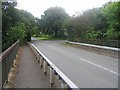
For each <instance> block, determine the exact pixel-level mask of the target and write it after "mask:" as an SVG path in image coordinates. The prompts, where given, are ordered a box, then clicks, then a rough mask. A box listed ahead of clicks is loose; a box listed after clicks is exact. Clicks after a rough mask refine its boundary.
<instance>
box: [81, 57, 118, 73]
mask: <svg viewBox="0 0 120 90" xmlns="http://www.w3.org/2000/svg"><path fill="white" fill-rule="evenodd" d="M79 59H80V60H82V61H84V62H87V63H89V64H92V65H94V66H97V67H99V68H102V69H104V70H106V71H109V72H111V73H114V74H116V75H120V74H118V73H117V72H114V71H112V70H109V69H107V68H105V67H102V66H100V65H97V64H95V63H93V62H90V61H88V60H85V59H83V58H79Z"/></svg>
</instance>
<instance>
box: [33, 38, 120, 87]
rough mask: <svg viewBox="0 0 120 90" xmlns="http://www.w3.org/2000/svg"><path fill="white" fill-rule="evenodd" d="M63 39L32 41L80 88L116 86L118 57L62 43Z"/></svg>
mask: <svg viewBox="0 0 120 90" xmlns="http://www.w3.org/2000/svg"><path fill="white" fill-rule="evenodd" d="M64 42H65V41H62V40H54V41H37V40H35V41H33V42H32V43H33V44H34V45H35V46H36V47H37V48H38V49H39V50H40V51H41V52H42V53H43V54H44V55H45V56H47V57H48V58H49V59H50V60H51V61H52V62H53V63H54V64H55V65H56V66H57V67H58V68H59V69H60V70H61V71H62V72H63V73H64V74H65V75H66V76H67V77H68V78H69V79H70V80H71V81H73V83H75V84H76V85H77V86H78V87H80V88H118V59H117V58H112V57H109V56H105V55H100V54H98V53H94V52H90V51H85V50H83V49H80V48H75V47H71V46H66V45H64V44H63V43H64Z"/></svg>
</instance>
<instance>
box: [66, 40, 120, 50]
mask: <svg viewBox="0 0 120 90" xmlns="http://www.w3.org/2000/svg"><path fill="white" fill-rule="evenodd" d="M68 43H70V44H77V45H83V46H89V47H94V48H101V49H108V50H113V51H120V49H119V48H113V47H107V46H99V45H93V44H86V43H78V42H69V41H68Z"/></svg>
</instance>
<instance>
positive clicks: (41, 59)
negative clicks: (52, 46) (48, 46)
mask: <svg viewBox="0 0 120 90" xmlns="http://www.w3.org/2000/svg"><path fill="white" fill-rule="evenodd" d="M40 66H41V68H42V66H43V58H42V56H40Z"/></svg>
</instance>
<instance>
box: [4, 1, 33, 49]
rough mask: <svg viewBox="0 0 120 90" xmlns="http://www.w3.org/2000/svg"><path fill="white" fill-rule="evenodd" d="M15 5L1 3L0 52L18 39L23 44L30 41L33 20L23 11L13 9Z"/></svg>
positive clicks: (30, 15)
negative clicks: (0, 30)
mask: <svg viewBox="0 0 120 90" xmlns="http://www.w3.org/2000/svg"><path fill="white" fill-rule="evenodd" d="M16 4H17V3H14V2H3V3H2V51H4V50H5V49H7V48H8V47H9V46H10V45H12V44H13V43H14V42H15V41H17V40H18V39H20V40H21V43H22V44H23V43H24V42H26V41H31V32H32V30H33V28H34V27H35V18H34V16H33V15H32V14H30V13H28V12H27V11H24V10H18V9H16V8H14V6H16Z"/></svg>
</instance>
